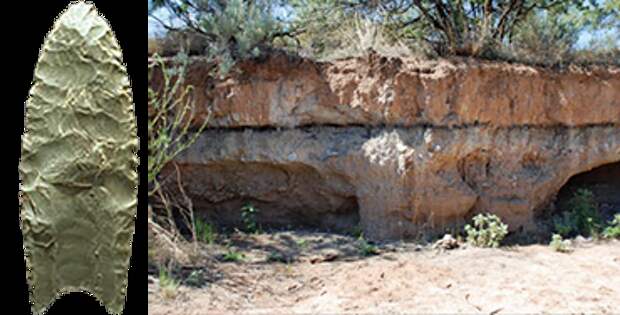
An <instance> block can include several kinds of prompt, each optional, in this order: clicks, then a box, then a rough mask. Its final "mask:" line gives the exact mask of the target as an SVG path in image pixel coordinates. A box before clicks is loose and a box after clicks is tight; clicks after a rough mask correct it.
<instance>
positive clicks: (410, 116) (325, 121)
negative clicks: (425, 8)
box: [152, 55, 620, 239]
mask: <svg viewBox="0 0 620 315" xmlns="http://www.w3.org/2000/svg"><path fill="white" fill-rule="evenodd" d="M206 68H208V66H207V65H205V64H204V63H202V62H201V61H200V60H194V61H193V63H192V65H191V67H190V71H189V82H190V84H194V85H195V87H196V91H198V92H196V93H197V94H196V97H197V101H198V102H197V109H198V110H199V112H200V111H202V110H206V109H207V108H208V107H209V106H211V107H212V109H213V111H214V112H213V113H214V114H213V120H212V121H210V124H209V127H210V128H208V129H207V130H205V131H203V134H201V135H200V137H199V139H198V141H197V142H196V143H195V144H194V145H193V146H191V147H190V148H189V149H188V150H187V151H185V152H184V153H182V154H181V155H180V156H179V157H178V158H177V159H176V162H177V163H178V166H179V169H180V170H181V175H182V176H181V177H182V179H183V185H184V189H185V192H186V193H187V194H188V196H189V197H190V198H192V200H193V205H194V207H195V209H196V210H197V211H198V212H197V213H199V214H200V215H202V216H204V217H207V218H209V219H211V220H214V221H216V222H218V223H220V224H223V225H235V224H239V218H240V213H239V209H240V208H241V207H242V206H243V205H244V204H245V203H247V202H251V203H253V204H254V205H255V206H256V207H257V208H258V209H260V212H259V215H258V220H259V222H261V224H265V225H274V226H284V225H287V224H293V225H304V226H313V227H322V228H329V229H335V230H342V231H351V230H353V229H355V228H356V227H357V226H358V225H359V226H360V227H361V228H362V229H363V231H364V236H365V237H368V238H371V239H398V238H411V237H419V236H420V235H424V234H438V233H441V232H443V231H444V230H445V228H447V227H456V226H460V225H462V224H463V223H464V222H465V221H466V220H468V219H469V218H471V216H472V215H474V214H476V213H479V212H491V213H495V214H497V215H499V216H500V217H501V219H502V220H503V221H504V222H506V223H507V224H508V225H509V229H510V230H512V231H515V230H518V229H532V228H534V227H535V224H534V220H535V217H536V215H537V214H540V213H541V212H542V211H543V210H544V209H545V207H547V205H548V204H549V203H550V202H552V201H553V199H554V198H555V196H556V194H557V193H558V191H559V190H560V188H561V187H562V186H563V185H564V184H565V183H566V182H567V181H568V180H569V178H571V177H572V176H573V175H575V174H578V173H582V172H586V171H589V170H591V169H593V168H595V167H598V166H601V165H605V164H609V163H615V162H618V161H620V70H619V69H618V68H613V67H609V68H602V67H598V68H591V69H567V70H563V71H559V70H551V69H544V68H537V67H529V66H524V65H511V64H506V63H493V62H481V61H473V60H461V59H456V60H451V61H449V60H439V61H417V60H408V59H387V58H383V57H380V56H377V55H370V56H369V57H368V58H366V59H364V58H357V59H355V58H353V59H346V60H339V61H334V62H330V63H317V62H312V61H309V60H304V59H292V58H288V57H285V56H282V55H276V56H273V57H270V58H268V59H267V60H265V61H261V62H257V61H256V62H251V61H249V62H244V63H242V64H240V65H239V69H240V70H241V71H242V74H235V75H232V76H230V77H228V78H226V79H224V80H221V81H215V80H213V79H211V78H209V77H208V76H207V75H206V73H207V72H206V70H205V69H206ZM152 84H153V85H154V86H155V87H156V86H157V80H154V81H153V82H152ZM198 117H201V116H200V115H199V116H198ZM199 122H200V119H197V120H196V123H199ZM167 171H168V172H169V171H172V170H171V169H168V170H167ZM175 185H176V184H175ZM172 186H174V185H172Z"/></svg>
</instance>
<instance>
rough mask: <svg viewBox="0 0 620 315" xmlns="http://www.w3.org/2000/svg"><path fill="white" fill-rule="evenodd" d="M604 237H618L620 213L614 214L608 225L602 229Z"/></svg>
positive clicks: (619, 234)
mask: <svg viewBox="0 0 620 315" xmlns="http://www.w3.org/2000/svg"><path fill="white" fill-rule="evenodd" d="M603 237H605V238H620V213H619V214H616V215H615V217H614V219H613V220H612V221H611V222H609V226H608V227H606V228H605V230H603Z"/></svg>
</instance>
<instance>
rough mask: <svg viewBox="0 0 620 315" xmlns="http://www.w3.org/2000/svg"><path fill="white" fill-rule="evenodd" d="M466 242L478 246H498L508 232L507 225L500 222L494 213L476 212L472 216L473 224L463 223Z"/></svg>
mask: <svg viewBox="0 0 620 315" xmlns="http://www.w3.org/2000/svg"><path fill="white" fill-rule="evenodd" d="M465 233H466V234H467V242H468V243H469V244H471V245H474V246H479V247H499V245H500V243H501V241H502V240H503V239H504V237H505V236H506V234H508V225H506V224H504V223H502V221H501V220H500V218H499V217H498V216H496V215H494V214H490V213H487V214H478V215H476V216H475V217H474V218H473V226H471V225H469V224H467V225H465Z"/></svg>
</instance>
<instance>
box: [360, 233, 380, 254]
mask: <svg viewBox="0 0 620 315" xmlns="http://www.w3.org/2000/svg"><path fill="white" fill-rule="evenodd" d="M357 249H358V251H359V253H360V255H362V256H373V255H379V248H378V247H377V246H376V245H374V244H372V243H369V242H368V241H367V240H366V239H365V238H364V235H360V237H359V238H358V244H357Z"/></svg>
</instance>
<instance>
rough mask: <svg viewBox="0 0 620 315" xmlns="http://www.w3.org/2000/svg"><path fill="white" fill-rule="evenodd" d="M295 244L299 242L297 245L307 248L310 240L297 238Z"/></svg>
mask: <svg viewBox="0 0 620 315" xmlns="http://www.w3.org/2000/svg"><path fill="white" fill-rule="evenodd" d="M295 244H297V247H299V248H306V247H308V240H297V241H295Z"/></svg>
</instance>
